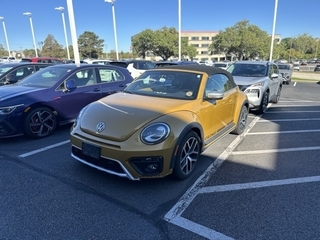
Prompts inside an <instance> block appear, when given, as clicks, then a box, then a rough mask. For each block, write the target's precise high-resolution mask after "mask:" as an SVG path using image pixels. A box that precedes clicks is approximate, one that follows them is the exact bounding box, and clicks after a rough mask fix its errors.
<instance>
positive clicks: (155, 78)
mask: <svg viewBox="0 0 320 240" xmlns="http://www.w3.org/2000/svg"><path fill="white" fill-rule="evenodd" d="M201 78H202V74H195V73H188V72H179V71H168V70H167V71H149V72H145V73H143V74H142V75H140V76H139V77H138V78H137V79H136V80H134V81H133V82H132V83H130V84H129V85H128V86H127V87H126V89H125V90H124V92H126V93H131V94H138V95H146V96H153V97H163V98H173V99H186V100H192V99H196V97H197V95H198V90H199V85H200V82H201Z"/></svg>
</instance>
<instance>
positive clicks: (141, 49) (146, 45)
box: [131, 29, 155, 59]
mask: <svg viewBox="0 0 320 240" xmlns="http://www.w3.org/2000/svg"><path fill="white" fill-rule="evenodd" d="M154 40H155V36H154V32H153V31H152V30H151V29H146V30H144V31H142V32H141V33H139V34H137V35H135V36H133V37H132V42H131V44H132V46H131V47H132V52H133V54H134V55H136V56H138V57H142V58H143V59H145V58H146V54H147V52H148V51H151V49H152V46H153V42H154Z"/></svg>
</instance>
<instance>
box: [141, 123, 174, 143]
mask: <svg viewBox="0 0 320 240" xmlns="http://www.w3.org/2000/svg"><path fill="white" fill-rule="evenodd" d="M169 133H170V127H169V126H168V125H167V124H165V123H154V124H151V125H149V126H147V127H146V128H145V129H143V131H142V132H141V136H140V137H141V141H142V142H143V143H145V144H149V145H150V144H158V143H161V142H163V141H164V140H165V139H166V138H167V137H168V136H169Z"/></svg>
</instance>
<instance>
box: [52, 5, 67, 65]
mask: <svg viewBox="0 0 320 240" xmlns="http://www.w3.org/2000/svg"><path fill="white" fill-rule="evenodd" d="M55 10H58V11H60V12H61V15H62V24H63V32H64V38H65V40H66V47H67V54H68V60H70V52H69V44H68V37H67V30H66V21H65V19H64V7H56V8H55Z"/></svg>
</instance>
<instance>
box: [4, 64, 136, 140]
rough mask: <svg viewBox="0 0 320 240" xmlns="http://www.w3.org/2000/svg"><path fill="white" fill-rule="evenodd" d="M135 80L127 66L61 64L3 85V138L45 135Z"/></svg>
mask: <svg viewBox="0 0 320 240" xmlns="http://www.w3.org/2000/svg"><path fill="white" fill-rule="evenodd" d="M132 80H133V78H132V77H131V75H130V73H129V72H128V70H127V69H125V68H121V67H117V66H111V65H94V64H83V65H80V66H77V65H76V64H58V65H53V66H50V67H47V68H44V69H42V70H39V71H38V72H36V73H34V74H32V75H30V76H29V77H26V78H25V79H24V80H22V81H21V82H19V83H18V84H17V85H7V86H2V87H0V96H1V101H0V137H2V138H3V137H10V136H16V135H22V134H25V135H27V136H29V137H31V138H43V137H47V136H49V135H50V134H51V133H53V132H54V130H55V129H56V127H57V126H58V125H62V124H66V123H69V122H73V121H74V120H75V118H76V117H77V115H78V113H79V112H80V110H81V109H82V108H83V107H84V106H86V105H87V104H89V103H91V102H93V101H96V100H98V99H100V98H102V97H105V96H107V95H110V94H112V93H116V92H119V91H121V90H123V89H124V88H125V87H126V86H127V84H128V83H130V82H131V81H132Z"/></svg>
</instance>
